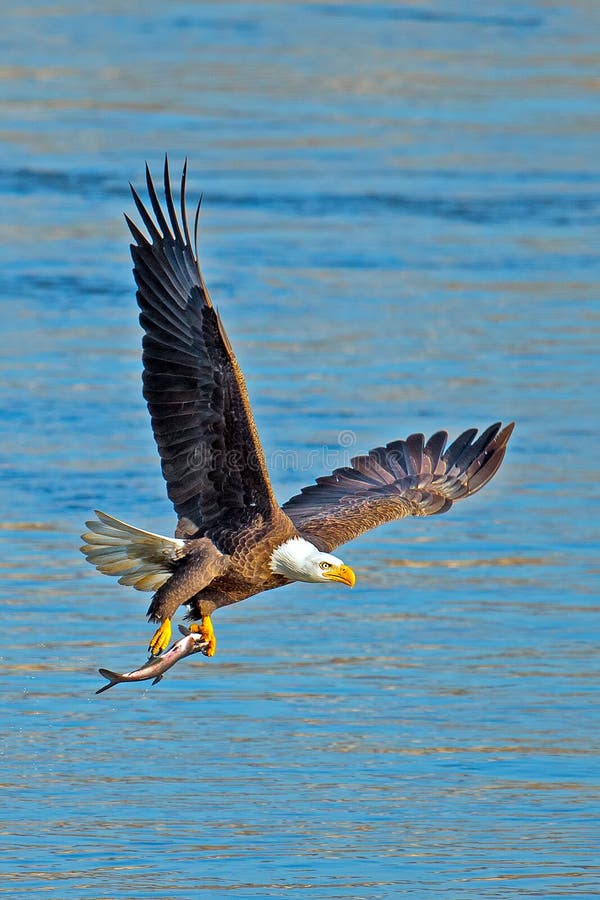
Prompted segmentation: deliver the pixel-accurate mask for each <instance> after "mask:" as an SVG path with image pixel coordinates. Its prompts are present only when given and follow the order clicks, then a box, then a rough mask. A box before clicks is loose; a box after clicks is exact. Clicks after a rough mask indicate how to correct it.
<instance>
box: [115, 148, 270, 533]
mask: <svg viewBox="0 0 600 900" xmlns="http://www.w3.org/2000/svg"><path fill="white" fill-rule="evenodd" d="M146 184H147V188H148V194H149V197H150V203H151V206H152V211H153V214H154V215H153V216H152V215H151V213H150V212H149V211H148V209H147V208H146V207H145V206H144V204H143V203H142V201H141V200H140V198H139V196H138V194H137V193H136V191H135V190H134V188H133V187H132V188H131V190H132V193H133V198H134V200H135V204H136V206H137V209H138V212H139V214H140V216H141V218H142V220H143V223H144V226H145V227H146V230H147V232H148V234H149V236H150V239H148V238H147V237H146V236H145V235H144V234H143V233H142V231H140V229H139V228H138V227H137V226H136V225H135V224H134V223H133V222H132V221H131V219H130V218H129V217H127V216H126V219H127V223H128V225H129V228H130V229H131V233H132V235H133V238H134V241H135V243H134V244H132V245H131V254H132V257H133V262H134V270H133V272H134V275H135V280H136V282H137V286H138V291H137V299H138V303H139V306H140V309H141V315H140V322H141V324H142V327H143V329H144V331H145V335H144V339H143V363H144V377H143V384H144V397H145V398H146V400H147V401H148V409H149V410H150V415H151V418H152V428H153V431H154V437H155V439H156V443H157V445H158V451H159V453H160V458H161V462H162V472H163V475H164V477H165V480H166V482H167V491H168V494H169V497H170V498H171V500H172V502H173V506H174V507H175V510H176V512H177V513H178V515H179V525H178V529H177V532H176V534H177V535H178V536H179V537H189V536H192V535H195V536H199V535H204V534H209V535H213V536H218V534H219V532H220V531H222V530H223V529H225V530H237V529H240V528H242V527H243V526H244V525H245V524H247V523H248V521H250V520H252V519H253V518H254V517H256V516H257V515H260V516H262V518H263V519H264V520H265V521H269V519H270V517H271V515H272V513H273V511H274V510H275V509H277V504H276V502H275V499H274V497H273V493H272V490H271V485H270V481H269V476H268V473H267V469H266V466H265V461H264V456H263V452H262V448H261V446H260V441H259V438H258V434H257V431H256V426H255V424H254V419H253V417H252V411H251V408H250V402H249V400H248V394H247V391H246V386H245V383H244V377H243V375H242V372H241V369H240V367H239V365H238V362H237V360H236V358H235V356H234V354H233V351H232V349H231V345H230V343H229V341H228V339H227V335H226V334H225V330H224V328H223V325H222V323H221V320H220V318H219V316H218V314H217V312H216V310H215V309H214V307H213V305H212V303H211V300H210V297H209V294H208V291H207V290H206V286H205V284H204V281H203V279H202V275H201V273H200V268H199V265H198V260H197V255H198V251H197V227H198V213H199V210H200V205H198V210H197V212H196V220H195V229H194V231H195V240H194V245H193V246H192V241H191V238H190V232H189V228H188V222H187V216H186V207H185V185H186V167H185V166H184V168H183V174H182V178H181V219H180V220H179V219H178V216H177V212H176V210H175V204H174V201H173V194H172V191H171V183H170V178H169V168H168V163H167V159H166V158H165V169H164V194H165V210H163V209H162V208H161V205H160V202H159V200H158V197H157V194H156V190H155V187H154V184H153V181H152V178H151V176H150V172H149V170H148V167H147V166H146Z"/></svg>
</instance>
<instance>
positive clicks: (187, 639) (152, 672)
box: [96, 625, 208, 694]
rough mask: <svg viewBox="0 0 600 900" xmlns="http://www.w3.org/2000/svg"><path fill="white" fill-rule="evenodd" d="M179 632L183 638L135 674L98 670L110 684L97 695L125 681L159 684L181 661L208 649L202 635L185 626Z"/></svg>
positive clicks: (99, 689) (105, 685) (104, 686)
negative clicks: (151, 679)
mask: <svg viewBox="0 0 600 900" xmlns="http://www.w3.org/2000/svg"><path fill="white" fill-rule="evenodd" d="M179 630H180V632H181V633H182V635H183V637H181V638H179V640H178V641H175V643H174V644H172V645H171V647H169V649H168V650H165V652H164V653H161V655H160V656H155V657H151V658H150V659H149V660H148V661H147V662H145V663H144V665H143V666H140V668H139V669H136V670H135V671H134V672H123V673H119V672H111V670H110V669H98V671H99V672H100V674H101V675H102V677H103V678H108V684H104V685H103V686H102V687H101V688H98V690H97V691H96V693H97V694H101V693H102V692H103V691H107V690H108V689H109V688H111V687H114V686H115V684H121V683H122V682H125V681H147V680H148V679H149V678H153V679H154V681H153V682H152V684H157V682H159V681H160V680H161V678H162V677H163V675H164V674H165V672H166V671H167V670H168V669H170V668H171V667H172V666H174V665H175V663H177V662H179V660H180V659H184V658H185V657H186V656H191V655H192V653H199V652H200V651H201V650H204V648H205V647H208V643H207V641H205V640H204V638H203V637H202V635H200V634H195V633H194V632H192V631H190V630H189V628H185V627H184V626H183V625H180V626H179Z"/></svg>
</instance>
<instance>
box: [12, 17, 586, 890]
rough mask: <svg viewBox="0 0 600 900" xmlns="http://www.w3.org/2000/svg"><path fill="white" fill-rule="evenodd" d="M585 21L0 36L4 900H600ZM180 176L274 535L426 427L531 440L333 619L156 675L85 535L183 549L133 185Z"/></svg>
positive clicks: (460, 20)
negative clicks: (363, 462)
mask: <svg viewBox="0 0 600 900" xmlns="http://www.w3.org/2000/svg"><path fill="white" fill-rule="evenodd" d="M599 26H600V6H599V5H598V4H597V3H596V2H594V0H579V2H576V3H570V4H566V3H565V4H556V3H554V2H550V0H519V2H512V0H498V2H495V3H493V4H481V3H474V2H471V0H456V2H444V0H431V2H417V0H414V2H407V3H395V2H394V3H391V2H385V0H382V2H377V3H368V2H355V3H338V2H333V0H331V2H327V0H326V2H321V3H277V2H273V3H254V2H253V3H250V2H223V3H218V4H216V3H205V2H196V3H192V2H188V3H186V2H180V0H175V2H172V3H168V4H166V3H159V2H156V0H144V2H139V0H133V2H130V3H127V4H121V3H117V2H106V3H98V2H93V0H89V2H77V3H75V2H74V0H60V2H52V3H50V2H42V0H37V2H36V0H31V2H26V3H25V4H20V5H14V6H13V7H10V8H9V7H6V8H5V9H4V11H3V14H2V32H1V34H0V53H1V58H2V63H1V66H0V72H1V76H2V83H3V87H4V91H3V92H2V99H1V101H0V107H1V110H2V122H1V125H0V155H1V156H0V200H1V205H2V217H1V226H0V229H1V241H0V286H1V296H2V301H1V312H2V338H3V339H2V351H3V352H2V354H1V360H0V366H1V378H0V425H1V428H2V440H1V443H0V466H1V472H0V475H1V490H2V498H3V503H2V516H1V521H0V541H1V554H0V568H1V570H2V573H1V574H2V578H1V581H0V591H1V593H2V598H1V600H2V610H3V611H4V613H5V615H4V633H3V641H2V649H1V651H0V653H1V662H2V670H3V673H4V684H5V687H4V691H3V696H2V701H1V703H2V721H3V734H2V741H1V746H2V755H1V757H0V781H1V783H2V787H3V801H4V802H3V809H2V814H1V816H0V821H1V830H2V840H1V848H2V849H1V858H2V862H1V864H0V871H1V872H2V875H3V878H2V879H0V894H6V895H7V896H10V897H28V898H30V897H46V896H50V897H56V898H61V900H142V898H161V900H170V898H191V897H210V898H212V897H221V896H223V897H232V898H236V900H246V898H269V897H276V898H281V897H287V896H296V895H297V896H302V897H303V898H304V897H305V898H310V900H338V898H340V900H341V898H352V900H383V898H385V900H389V898H397V897H414V898H438V897H439V898H442V897H444V898H456V900H466V898H469V900H476V898H482V897H485V898H513V897H514V898H516V897H519V898H522V897H527V898H529V897H538V898H544V900H553V898H559V897H566V896H568V897H578V898H592V897H597V896H598V895H599V894H600V856H599V854H598V847H599V846H600V827H599V820H600V800H599V791H598V788H599V777H598V751H599V749H600V748H599V740H598V734H599V731H600V730H599V727H598V726H599V716H598V676H599V674H600V667H599V663H598V658H599V657H598V650H599V640H598V633H599V631H598V612H599V608H600V604H599V601H598V488H597V479H598V474H597V473H598V463H599V458H598V428H597V425H598V416H597V410H598V396H600V386H599V384H598V348H599V329H598V312H599V303H598V295H599V282H600V262H599V257H598V225H599V223H600V167H599V154H598V138H599V121H600V120H599V118H598V85H599V81H598V70H597V58H598V57H597V49H598V47H597V35H598V33H599V30H598V29H599ZM165 151H168V152H169V154H170V157H171V161H172V166H173V169H174V171H175V170H178V169H180V167H181V165H182V163H183V159H184V158H185V157H186V156H187V157H188V158H189V191H190V196H191V198H196V197H197V196H198V195H199V194H200V193H201V192H204V206H203V215H202V218H201V234H200V246H201V259H202V265H203V270H204V274H205V278H206V281H207V283H208V285H209V288H210V290H211V293H212V296H213V299H214V301H215V303H216V304H217V305H218V307H219V309H220V311H221V314H222V317H223V320H224V323H225V326H226V328H227V330H228V332H229V335H230V338H231V340H232V343H233V345H234V347H235V349H236V352H237V355H238V358H239V360H240V363H241V364H242V367H243V369H244V371H245V373H246V378H247V382H248V387H249V390H250V394H251V398H252V402H253V408H254V411H255V414H256V420H257V424H258V427H259V430H260V433H261V436H262V440H263V444H264V449H265V454H266V457H267V460H268V462H269V465H270V469H271V472H272V478H273V483H274V488H275V491H276V493H277V496H278V498H279V499H280V500H281V502H283V501H284V500H285V499H286V498H287V497H289V496H291V495H292V494H294V493H296V492H297V491H298V490H299V488H300V487H301V486H302V485H304V484H308V483H310V482H311V481H312V480H313V479H314V478H315V477H316V476H317V475H319V474H322V473H324V472H326V471H329V470H330V469H331V468H333V467H335V466H337V465H341V464H344V463H345V462H346V461H347V459H348V458H349V457H350V456H352V455H353V454H355V453H360V452H364V451H366V450H368V449H369V448H370V447H374V446H377V445H379V444H381V443H385V442H387V441H390V440H393V439H395V438H399V437H404V436H406V435H407V434H410V433H411V432H413V431H423V432H426V433H429V434H430V433H432V432H434V431H436V430H437V429H439V428H446V429H448V431H449V432H450V433H451V434H454V435H456V434H457V433H458V432H459V431H460V430H462V429H465V428H468V427H471V426H475V427H478V428H483V427H486V426H487V425H488V424H490V423H491V422H493V421H495V420H497V419H501V420H503V421H510V420H511V419H514V420H515V421H516V422H517V428H516V431H515V435H514V438H513V440H512V442H511V446H510V449H509V452H508V454H507V457H506V461H505V463H504V466H503V468H502V469H501V471H500V473H499V474H498V476H497V477H496V478H495V479H494V481H493V482H491V483H490V484H489V485H488V486H487V487H486V489H485V490H484V491H482V492H481V493H480V494H478V495H477V496H476V497H473V498H470V499H469V500H468V501H467V502H465V503H459V504H457V505H456V506H455V507H454V508H453V509H452V510H451V511H450V512H449V514H448V515H446V516H440V517H435V518H431V519H418V520H415V519H410V520H404V521H402V522H398V523H393V524H391V525H388V526H386V527H385V528H382V529H379V530H378V531H376V532H372V533H370V534H368V535H365V536H364V537H362V538H360V539H358V540H356V541H355V542H354V543H352V544H349V545H348V546H346V547H345V548H343V550H342V551H340V552H341V554H342V555H343V557H344V560H345V561H346V562H347V563H349V564H350V565H351V566H352V567H353V568H354V569H355V570H356V572H357V579H358V580H357V585H356V588H355V589H354V591H353V592H352V594H350V593H349V592H348V591H347V590H345V589H343V588H341V587H334V586H332V587H331V588H326V587H324V588H322V589H319V588H318V587H316V586H314V585H292V586H289V587H287V588H285V589H282V590H280V591H275V592H272V593H270V594H265V595H263V596H259V597H256V598H253V599H251V600H249V601H247V602H245V603H243V604H240V605H239V606H237V607H231V608H228V609H225V610H222V611H221V612H220V613H218V615H217V616H215V625H216V629H217V634H218V638H219V650H218V654H217V656H216V657H215V658H214V659H212V660H206V659H204V658H203V657H198V656H196V657H193V658H192V659H190V660H186V661H184V662H182V663H181V664H180V665H179V666H178V667H177V668H175V669H173V670H172V672H170V673H169V674H168V676H167V677H166V678H165V680H164V681H163V682H162V683H161V684H160V685H159V686H156V687H149V686H148V684H149V683H145V684H142V685H131V686H130V685H125V686H122V687H118V688H115V689H114V690H113V691H111V692H110V693H107V694H103V695H102V696H100V697H96V696H95V694H94V691H95V690H96V688H97V687H99V686H100V684H101V678H100V676H99V675H98V674H97V668H98V666H100V665H102V666H109V667H112V668H116V669H120V670H124V669H128V668H132V667H134V666H135V665H137V664H139V663H141V662H142V660H143V659H144V649H145V646H146V644H147V641H148V638H149V636H150V635H151V633H152V626H150V625H147V624H146V622H145V618H144V612H145V609H146V605H147V599H148V598H147V597H146V596H144V595H142V594H139V593H137V592H135V591H133V590H132V589H130V588H125V587H120V586H119V585H117V584H116V583H115V582H114V580H109V579H108V578H105V577H102V576H100V575H98V573H96V572H95V570H93V569H92V568H91V567H90V566H88V565H87V564H86V562H85V560H84V558H83V557H82V556H81V554H79V553H78V546H79V544H80V541H79V534H80V532H81V531H82V530H83V523H84V521H85V520H86V519H87V518H89V517H90V514H91V512H92V510H93V509H94V508H100V509H104V510H106V511H108V512H110V513H112V514H114V515H116V516H118V517H120V518H123V519H125V520H126V521H130V522H133V523H135V524H137V525H139V526H141V527H143V528H148V529H151V530H156V531H158V532H160V533H164V534H169V533H172V531H173V528H174V515H173V511H172V509H171V506H170V504H169V502H168V500H167V498H166V494H165V487H164V483H163V481H162V478H161V475H160V469H159V464H158V458H157V454H156V450H155V447H154V442H153V438H152V435H151V431H150V427H149V420H148V415H147V412H146V409H145V405H144V401H143V399H142V397H141V385H140V373H141V363H140V337H141V332H140V328H139V326H138V323H137V308H136V303H135V297H134V288H133V281H132V277H131V273H130V268H131V262H130V258H129V252H128V241H129V236H128V232H127V229H126V226H125V223H124V221H123V218H122V213H123V211H124V210H127V211H129V212H131V210H132V203H131V199H130V195H129V189H128V181H129V180H132V181H133V182H134V183H135V184H136V185H138V186H140V187H141V186H143V164H144V160H146V159H147V160H148V161H149V163H150V164H151V166H152V168H153V169H156V170H157V172H160V168H161V166H162V160H163V155H164V153H165Z"/></svg>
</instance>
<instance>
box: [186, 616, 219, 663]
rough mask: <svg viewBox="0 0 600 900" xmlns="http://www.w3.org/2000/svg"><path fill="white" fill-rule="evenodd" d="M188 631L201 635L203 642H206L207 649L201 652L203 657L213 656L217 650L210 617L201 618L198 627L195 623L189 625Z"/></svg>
mask: <svg viewBox="0 0 600 900" xmlns="http://www.w3.org/2000/svg"><path fill="white" fill-rule="evenodd" d="M190 631H193V632H195V633H196V634H201V635H202V637H203V638H204V640H205V641H206V642H207V644H208V647H206V648H205V649H204V650H203V651H202V652H203V653H204V655H205V656H214V655H215V652H216V650H217V638H216V637H215V629H214V628H213V623H212V620H211V618H210V616H202V621H201V622H200V624H199V625H197V624H196V623H195V622H194V623H193V624H192V625H190Z"/></svg>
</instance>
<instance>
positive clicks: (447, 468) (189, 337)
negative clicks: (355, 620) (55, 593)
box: [82, 160, 513, 652]
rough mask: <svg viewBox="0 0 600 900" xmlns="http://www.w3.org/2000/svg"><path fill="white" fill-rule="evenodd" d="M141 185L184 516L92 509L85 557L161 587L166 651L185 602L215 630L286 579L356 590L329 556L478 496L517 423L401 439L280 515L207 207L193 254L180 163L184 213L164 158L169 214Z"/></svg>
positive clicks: (137, 254)
mask: <svg viewBox="0 0 600 900" xmlns="http://www.w3.org/2000/svg"><path fill="white" fill-rule="evenodd" d="M146 184H147V189H148V194H149V197H150V206H151V209H152V213H153V215H152V213H151V212H150V211H149V210H148V209H147V208H146V207H145V206H144V204H143V203H142V201H141V199H140V197H139V196H138V194H137V192H136V191H135V190H134V188H133V187H132V193H133V197H134V201H135V204H136V207H137V210H138V212H139V214H140V217H141V219H142V222H143V224H144V226H145V228H146V230H147V232H148V236H146V235H145V234H144V233H143V232H142V231H141V230H140V229H139V228H138V226H137V225H136V224H135V223H134V222H133V221H132V220H131V219H130V218H129V217H127V222H128V224H129V228H130V229H131V233H132V235H133V238H134V243H133V244H132V245H131V253H132V257H133V262H134V270H133V271H134V276H135V280H136V283H137V288H138V290H137V299H138V304H139V306H140V310H141V314H140V322H141V324H142V327H143V329H144V338H143V344H142V346H143V354H142V359H143V366H144V374H143V389H144V397H145V398H146V400H147V402H148V409H149V411H150V416H151V420H152V429H153V432H154V437H155V439H156V443H157V446H158V451H159V454H160V459H161V465H162V471H163V475H164V477H165V480H166V483H167V492H168V495H169V497H170V499H171V501H172V502H173V506H174V507H175V511H176V513H177V515H178V523H177V528H176V532H175V535H176V537H175V539H172V538H165V537H161V536H158V535H152V534H150V533H148V532H144V531H141V530H140V529H137V528H135V527H133V526H130V525H126V524H125V523H123V522H120V521H119V520H117V519H114V518H113V517H111V516H107V515H106V514H105V513H98V514H97V515H98V518H97V520H92V521H90V522H88V523H87V524H88V528H89V529H90V530H89V532H87V533H86V534H85V535H84V536H83V537H84V540H85V541H86V544H85V546H84V547H83V548H82V550H83V552H84V553H85V554H86V556H87V558H88V559H89V560H90V562H92V563H93V564H94V565H96V566H97V568H98V569H99V570H100V571H102V572H105V573H106V574H116V575H120V576H121V577H120V581H121V582H123V583H126V584H131V585H133V586H134V587H137V588H138V589H140V590H149V589H152V590H155V594H154V596H153V599H152V602H151V604H150V608H149V610H148V615H149V617H150V618H151V619H152V620H154V621H158V622H161V623H163V624H162V625H161V628H159V630H158V631H157V633H156V635H155V636H154V638H153V642H152V643H151V648H152V650H153V652H160V650H161V649H163V647H164V646H166V643H167V642H168V638H169V636H170V620H171V618H172V617H173V615H174V614H175V612H176V610H177V608H178V607H179V606H180V605H182V604H186V605H187V606H188V608H189V615H190V617H191V618H194V619H202V621H203V626H202V627H203V628H206V629H209V626H210V620H209V619H208V617H209V616H210V614H211V613H212V612H213V610H214V609H216V608H218V607H220V606H225V605H228V604H230V603H236V602H238V601H240V600H243V599H245V598H247V597H250V596H252V595H253V594H256V593H259V592H260V591H264V590H270V589H271V588H274V587H278V586H280V585H283V584H286V583H289V582H290V581H294V580H304V581H314V582H322V581H325V582H327V581H332V580H333V581H342V582H344V583H345V584H350V585H352V584H353V583H354V574H353V572H352V570H351V569H349V567H347V566H345V565H344V564H343V563H342V562H341V560H339V559H337V558H336V557H332V556H330V555H329V554H330V551H332V550H334V549H335V548H336V547H338V546H339V545H340V544H343V543H345V542H346V541H349V540H351V539H352V538H355V537H357V536H358V535H360V534H362V533H363V532H365V531H367V530H369V529H371V528H375V527H377V526H378V525H381V524H383V523H384V522H389V521H392V520H393V519H400V518H403V517H404V516H409V515H416V516H427V515H434V514H437V513H442V512H446V511H447V510H448V509H449V508H450V506H451V505H452V503H453V502H454V501H455V500H458V499H460V498H462V497H467V496H469V495H470V494H473V493H475V492H476V491H478V490H480V489H481V488H482V487H483V485H484V484H486V483H487V482H488V481H489V480H490V478H492V477H493V475H494V474H495V472H496V471H497V469H498V467H499V466H500V464H501V462H502V460H503V458H504V454H505V451H506V445H507V443H508V440H509V438H510V435H511V433H512V429H513V426H512V425H509V426H507V427H506V428H504V429H502V428H501V426H500V424H499V423H497V424H495V425H492V426H490V428H488V429H487V430H486V431H484V432H483V433H482V434H481V435H480V436H479V437H478V438H477V437H476V435H477V431H476V430H475V429H471V430H469V431H465V432H464V433H463V434H461V435H460V437H458V438H457V439H456V440H455V441H454V442H453V443H452V444H451V445H450V446H449V447H448V448H447V449H444V448H445V446H446V441H447V434H446V432H443V431H440V432H437V433H436V434H434V435H433V436H432V437H431V438H429V440H428V441H427V442H426V443H425V439H424V436H423V435H422V434H413V435H411V436H410V437H408V438H407V439H406V440H404V441H403V440H399V441H393V442H392V443H390V444H387V445H386V446H385V447H378V448H376V449H375V450H371V451H370V453H369V454H367V455H366V456H357V457H355V458H354V459H353V460H352V461H351V466H347V467H344V468H340V469H336V470H335V472H333V473H332V474H331V475H326V476H324V477H322V478H318V479H317V483H316V484H314V485H311V486H309V487H306V488H303V490H302V492H301V493H300V494H298V495H297V496H295V497H292V498H291V499H290V500H288V501H287V503H285V504H284V505H283V507H282V508H280V507H279V506H278V504H277V502H276V500H275V498H274V495H273V491H272V488H271V484H270V480H269V475H268V471H267V467H266V464H265V459H264V455H263V451H262V448H261V445H260V441H259V438H258V434H257V430H256V426H255V423H254V419H253V416H252V411H251V407H250V402H249V399H248V393H247V390H246V385H245V382H244V377H243V375H242V372H241V370H240V367H239V365H238V363H237V360H236V358H235V355H234V353H233V351H232V349H231V346H230V344H229V341H228V338H227V335H226V334H225V330H224V328H223V325H222V323H221V320H220V318H219V316H218V314H217V312H216V310H215V309H214V307H213V305H212V302H211V300H210V296H209V294H208V291H207V289H206V286H205V284H204V281H203V278H202V275H201V273H200V269H199V266H198V262H197V228H198V215H199V209H200V206H198V210H197V212H196V219H195V224H194V245H193V246H192V239H191V235H190V230H189V226H188V220H187V215H186V207H185V188H186V167H185V166H184V169H183V174H182V179H181V205H180V213H179V217H178V214H177V211H176V208H175V204H174V201H173V195H172V190H171V183H170V177H169V168H168V164H167V161H166V160H165V168H164V194H165V209H164V210H163V208H162V207H161V204H160V202H159V199H158V196H157V193H156V190H155V187H154V184H153V181H152V178H151V176H150V172H149V170H148V167H146ZM210 631H211V634H212V628H210ZM206 634H207V639H208V630H207V631H206ZM213 644H214V642H213ZM211 646H212V651H211V652H214V645H211Z"/></svg>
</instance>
